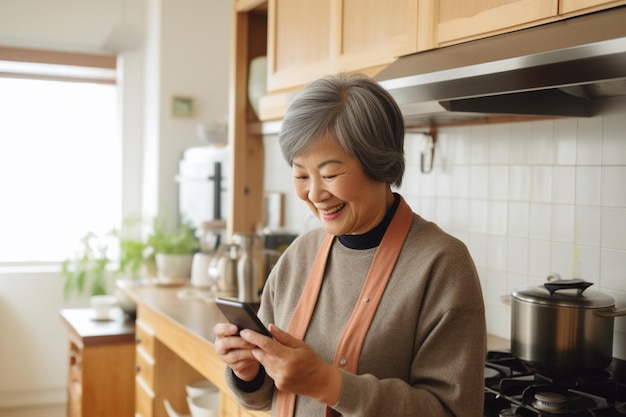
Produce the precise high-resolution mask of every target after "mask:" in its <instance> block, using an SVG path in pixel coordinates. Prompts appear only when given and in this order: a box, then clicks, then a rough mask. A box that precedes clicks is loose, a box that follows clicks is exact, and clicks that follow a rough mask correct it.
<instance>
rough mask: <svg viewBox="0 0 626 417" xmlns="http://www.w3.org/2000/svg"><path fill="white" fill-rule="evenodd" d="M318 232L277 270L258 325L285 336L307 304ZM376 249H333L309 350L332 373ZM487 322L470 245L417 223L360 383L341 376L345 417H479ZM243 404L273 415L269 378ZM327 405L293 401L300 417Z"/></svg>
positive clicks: (367, 346) (374, 330)
mask: <svg viewBox="0 0 626 417" xmlns="http://www.w3.org/2000/svg"><path fill="white" fill-rule="evenodd" d="M324 236H325V232H324V231H323V230H321V229H319V230H315V231H312V232H309V233H307V234H304V235H302V236H301V237H299V238H298V239H296V241H294V242H293V243H292V244H291V245H290V246H289V248H288V250H287V251H286V252H285V253H284V254H283V256H282V257H281V259H280V261H279V263H278V264H277V265H276V267H275V268H274V269H273V270H272V273H271V275H270V278H269V280H268V282H267V284H266V288H265V289H264V291H263V299H262V302H261V310H260V311H259V316H260V317H261V320H262V321H263V322H265V323H266V324H269V323H275V324H276V325H278V326H279V327H281V328H283V329H286V328H287V324H288V322H289V318H290V317H291V315H292V313H293V310H294V309H295V306H296V304H297V302H298V300H299V298H300V294H301V291H302V288H303V286H304V283H305V281H306V279H307V277H308V273H309V270H310V268H311V264H312V263H313V260H314V258H315V255H316V252H317V249H318V248H319V246H320V245H321V242H322V240H323V238H324ZM375 253H376V248H373V249H367V250H354V249H348V248H346V247H344V246H343V245H342V244H341V243H339V242H338V241H335V243H334V244H333V247H332V248H331V253H330V257H329V262H328V266H327V271H326V276H325V279H324V283H323V285H322V289H321V293H320V296H319V299H318V304H317V307H316V309H315V312H314V314H313V317H312V319H311V324H310V326H309V329H308V330H307V333H306V335H305V338H304V340H305V341H306V342H307V343H308V344H309V345H310V346H311V347H312V348H313V349H314V350H315V351H316V352H317V353H318V354H319V355H320V356H321V357H322V358H324V359H325V360H326V361H327V362H329V363H332V361H333V356H334V350H335V346H336V345H337V343H338V340H339V337H340V335H341V332H342V331H343V328H344V326H345V324H346V322H347V320H348V318H349V316H350V314H351V313H352V310H353V308H354V305H355V303H356V300H357V297H358V295H359V293H360V290H361V287H362V285H363V282H364V280H365V278H366V276H367V272H368V270H369V266H370V264H371V261H372V259H373V257H374V254H375ZM485 339H486V337H485V318H484V306H483V300H482V294H481V290H480V284H479V280H478V275H477V272H476V269H475V267H474V264H473V262H472V260H471V258H470V255H469V253H468V251H467V249H466V247H465V245H464V244H463V243H462V242H460V241H459V240H457V239H455V238H454V237H452V236H450V235H448V234H446V233H445V232H443V231H442V230H441V229H439V228H438V227H437V226H436V225H435V224H434V223H431V222H427V221H425V220H424V219H422V218H421V217H419V216H418V215H414V218H413V222H412V225H411V230H410V231H409V235H408V236H407V239H406V242H405V244H404V246H403V249H402V252H401V254H400V257H399V258H398V262H397V264H396V267H395V269H394V272H393V274H392V276H391V279H390V281H389V284H388V286H387V288H386V290H385V293H384V294H383V298H382V300H381V302H380V305H379V308H378V311H377V313H376V315H375V317H374V320H373V322H372V325H371V327H370V330H369V332H368V334H367V336H366V338H365V342H364V345H363V351H362V353H361V358H360V361H359V370H358V375H353V374H349V373H346V372H344V373H343V386H342V392H341V396H340V399H339V402H338V403H337V404H336V405H335V406H334V407H333V408H334V409H335V410H337V411H338V412H340V413H341V414H342V415H343V416H345V417H348V416H354V417H357V416H358V417H367V416H372V417H380V416H394V417H402V416H423V417H444V416H456V417H480V416H482V413H483V397H484V376H483V372H484V357H485V343H486V342H485ZM227 381H228V383H229V385H230V386H231V389H232V390H233V392H234V393H235V394H236V396H237V397H238V399H239V401H240V403H241V404H242V405H244V406H245V407H248V408H251V409H268V408H269V407H270V406H271V404H272V402H273V401H272V400H274V401H275V399H273V397H274V387H273V384H272V381H271V379H270V378H269V377H266V381H265V383H264V385H263V386H262V387H261V388H260V389H259V390H257V391H255V392H252V393H245V392H243V391H241V390H239V389H238V388H237V386H236V384H235V382H234V378H233V377H232V374H231V372H230V371H229V370H228V371H227ZM324 408H325V405H324V404H319V403H317V402H315V401H314V400H312V399H310V398H306V397H298V398H297V400H296V410H295V416H296V417H304V416H306V417H308V416H323V414H324Z"/></svg>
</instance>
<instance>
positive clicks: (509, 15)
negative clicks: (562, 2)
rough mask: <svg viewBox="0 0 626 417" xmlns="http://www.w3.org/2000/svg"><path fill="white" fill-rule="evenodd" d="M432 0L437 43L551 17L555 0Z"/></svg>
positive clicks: (506, 28)
mask: <svg viewBox="0 0 626 417" xmlns="http://www.w3.org/2000/svg"><path fill="white" fill-rule="evenodd" d="M429 1H434V3H435V5H436V6H435V7H436V11H435V14H434V16H435V19H436V22H435V25H434V28H435V34H434V37H435V39H436V45H437V46H443V45H447V44H452V43H459V42H463V41H466V40H471V39H476V38H480V37H484V36H489V35H494V34H498V33H503V32H508V31H512V30H516V29H521V28H524V27H529V26H534V25H537V24H540V23H546V22H549V21H551V20H555V19H556V18H557V14H558V0H476V1H463V0H437V1H435V0H429Z"/></svg>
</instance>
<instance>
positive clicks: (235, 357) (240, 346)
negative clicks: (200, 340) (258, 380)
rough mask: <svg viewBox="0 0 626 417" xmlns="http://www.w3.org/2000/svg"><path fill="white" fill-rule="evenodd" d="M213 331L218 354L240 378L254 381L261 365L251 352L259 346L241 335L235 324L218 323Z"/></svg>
mask: <svg viewBox="0 0 626 417" xmlns="http://www.w3.org/2000/svg"><path fill="white" fill-rule="evenodd" d="M213 331H214V332H215V352H216V353H217V356H219V357H220V359H221V360H223V361H224V362H226V364H227V365H228V366H229V367H230V368H231V369H232V370H233V372H234V373H235V375H237V377H238V378H239V379H241V380H244V381H252V380H253V379H254V377H255V376H257V374H258V373H259V368H260V366H261V365H260V363H259V361H257V360H256V359H255V358H254V356H252V353H251V350H252V349H255V348H256V347H257V346H255V345H253V344H252V343H248V342H246V341H245V340H243V339H242V338H241V337H239V335H238V333H239V330H238V328H237V326H235V325H234V324H230V323H218V324H216V325H215V327H214V328H213Z"/></svg>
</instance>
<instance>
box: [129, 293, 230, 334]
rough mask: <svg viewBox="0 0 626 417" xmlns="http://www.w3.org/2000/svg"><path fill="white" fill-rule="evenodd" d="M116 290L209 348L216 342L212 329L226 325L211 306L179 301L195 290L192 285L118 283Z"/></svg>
mask: <svg viewBox="0 0 626 417" xmlns="http://www.w3.org/2000/svg"><path fill="white" fill-rule="evenodd" d="M118 287H119V288H120V289H121V290H122V291H123V292H124V293H125V294H126V295H128V296H129V297H130V298H131V299H132V300H133V301H135V302H136V303H137V304H138V305H144V306H146V307H148V308H150V309H151V310H153V311H154V312H158V313H159V314H161V315H163V316H165V317H166V318H168V319H169V320H171V321H173V322H175V323H177V324H178V325H180V326H181V327H183V328H185V329H186V330H188V331H190V332H192V333H193V334H195V335H196V336H199V337H201V338H202V339H205V340H206V341H208V342H210V343H211V344H213V341H214V340H215V334H214V333H213V326H215V324H217V323H220V322H225V321H226V318H225V317H224V315H223V314H222V312H221V311H220V310H219V309H218V308H217V306H216V305H215V303H214V302H208V301H206V300H204V299H202V298H180V297H178V295H177V294H178V292H179V291H190V290H191V291H192V290H194V288H193V287H191V285H183V286H160V285H154V284H149V283H145V282H143V281H118Z"/></svg>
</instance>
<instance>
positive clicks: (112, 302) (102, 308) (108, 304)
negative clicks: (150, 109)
mask: <svg viewBox="0 0 626 417" xmlns="http://www.w3.org/2000/svg"><path fill="white" fill-rule="evenodd" d="M89 302H90V304H91V308H93V311H94V319H95V320H108V319H110V318H111V317H110V316H109V312H110V311H111V308H113V307H115V306H116V305H117V297H115V296H114V295H94V296H92V297H91V298H90V299H89Z"/></svg>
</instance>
